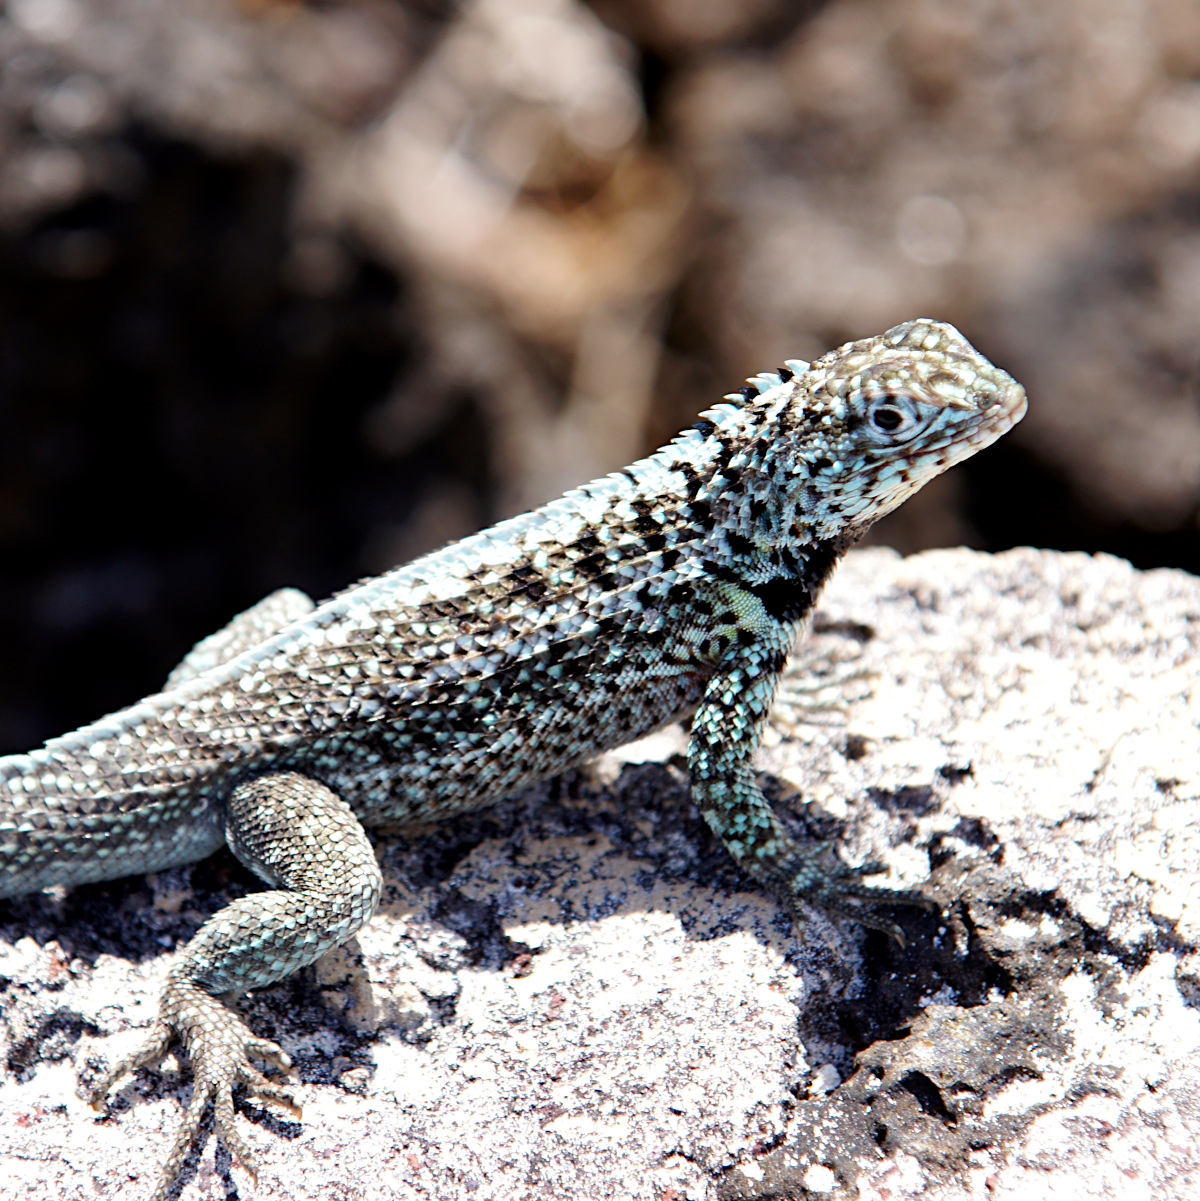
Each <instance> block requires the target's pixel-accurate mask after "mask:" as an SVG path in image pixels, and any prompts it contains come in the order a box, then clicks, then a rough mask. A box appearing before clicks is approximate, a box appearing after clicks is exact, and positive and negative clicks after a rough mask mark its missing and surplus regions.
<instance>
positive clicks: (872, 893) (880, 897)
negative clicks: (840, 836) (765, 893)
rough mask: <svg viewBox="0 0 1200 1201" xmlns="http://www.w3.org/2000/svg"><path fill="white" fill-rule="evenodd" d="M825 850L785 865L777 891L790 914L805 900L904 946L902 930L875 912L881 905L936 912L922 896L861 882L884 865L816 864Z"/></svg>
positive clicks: (823, 846) (799, 856)
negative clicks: (785, 869) (882, 934)
mask: <svg viewBox="0 0 1200 1201" xmlns="http://www.w3.org/2000/svg"><path fill="white" fill-rule="evenodd" d="M827 850H828V845H827V844H820V845H818V846H816V847H814V848H812V849H809V850H805V851H804V852H803V853H798V854H797V855H795V857H794V858H793V860H792V862H791V863H790V864H789V865H788V867H789V869H790V870H789V874H788V878H787V879H786V882H785V883H784V884H783V886H782V887H780V888H778V889H777V892H778V894H779V895H780V897H781V899H782V900H783V902H784V904H786V905H787V906H788V908H789V909H791V910H792V912H793V913H797V912H798V911H799V903H800V902H801V901H806V902H808V904H810V905H815V906H817V907H818V908H819V909H823V910H825V912H826V913H831V914H833V915H835V916H837V917H846V918H850V919H851V920H852V921H855V922H857V923H858V924H859V925H860V926H866V927H867V929H869V930H880V931H882V932H883V933H884V934H886V935H888V937H890V938H892V939H894V940H895V941H896V942H897V943H898V944H899V945H900V946H904V945H905V938H904V931H903V930H901V928H900V927H899V926H898V925H896V923H895V922H891V921H889V920H888V919H887V918H885V917H883V916H881V915H880V914H879V913H878V910H879V909H880V908H882V907H884V906H893V905H911V906H915V907H918V908H921V909H936V908H937V905H936V903H935V902H934V901H933V900H931V899H930V898H929V897H927V896H925V894H924V893H920V892H913V891H909V890H906V889H892V888H874V887H872V886H871V885H869V884H863V883H861V882H860V881H861V878H862V877H863V876H874V875H878V874H879V873H880V872H883V871H886V870H887V868H886V865H885V864H883V863H878V862H874V861H872V862H870V863H863V864H860V865H859V866H857V867H852V866H851V865H850V864H847V863H842V862H840V861H837V860H835V861H834V864H833V866H825V864H824V863H819V862H818V859H823V858H824V857H825V853H826V851H827Z"/></svg>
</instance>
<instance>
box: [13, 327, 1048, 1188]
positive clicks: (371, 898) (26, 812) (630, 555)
mask: <svg viewBox="0 0 1200 1201" xmlns="http://www.w3.org/2000/svg"><path fill="white" fill-rule="evenodd" d="M1024 411H1025V394H1024V391H1023V389H1022V388H1021V386H1020V385H1019V384H1017V383H1016V382H1015V381H1013V380H1012V379H1011V378H1010V377H1009V376H1008V375H1006V374H1005V373H1004V372H1003V371H1000V370H998V369H997V368H996V367H994V366H992V365H991V364H990V363H989V362H987V360H985V359H983V358H982V357H981V356H980V355H979V354H977V353H976V352H975V351H974V349H973V348H972V347H971V346H970V345H969V344H968V343H967V342H966V341H965V340H964V339H963V337H962V336H961V335H960V334H959V333H958V331H957V330H955V329H954V328H953V327H951V326H949V325H945V324H942V323H939V322H935V321H928V320H918V321H911V322H907V323H905V324H903V325H898V326H896V327H895V328H894V329H891V330H889V331H888V332H887V333H885V334H883V335H882V336H880V337H877V338H869V339H865V340H862V341H857V342H850V343H847V344H846V345H845V346H842V347H841V348H840V349H838V350H834V351H831V352H830V353H829V354H826V355H824V356H823V357H822V358H820V359H818V360H817V361H816V362H815V363H813V364H811V365H809V364H808V363H803V362H799V361H797V360H790V361H789V362H788V363H787V364H786V366H785V367H784V368H782V369H781V370H780V371H779V372H778V373H765V374H762V375H758V376H755V377H754V378H753V379H751V380H750V381H749V383H748V384H747V386H746V387H744V388H743V389H742V390H741V391H740V392H737V393H733V394H731V395H729V396H727V397H726V398H725V401H724V403H722V404H718V405H717V406H716V407H714V408H712V409H709V410H708V411H707V412H705V413H704V414H703V415H702V416H701V418H700V420H699V421H697V422H696V424H695V425H694V426H692V428H690V429H688V430H686V431H684V432H683V433H682V434H680V435H679V436H678V437H676V438H675V439H674V440H673V441H671V442H670V443H669V444H668V445H666V446H665V447H663V448H662V449H661V450H659V451H657V452H656V453H655V454H653V455H651V456H649V457H648V458H645V459H642V460H640V461H639V462H636V463H634V464H632V465H631V466H630V467H627V468H626V469H625V470H623V471H618V472H615V473H613V474H611V475H608V476H605V477H604V478H602V479H599V480H595V481H593V482H592V483H590V484H587V485H585V486H583V487H581V488H577V489H575V490H574V491H572V492H569V493H567V494H566V495H565V496H564V497H562V498H561V499H559V500H556V501H554V502H552V503H550V504H548V505H545V506H544V507H542V508H540V509H537V510H535V511H533V512H531V513H526V514H524V515H522V516H520V517H514V518H512V519H511V520H508V521H504V522H501V523H500V524H499V525H496V526H494V527H492V528H491V529H488V530H485V531H484V532H482V533H480V534H476V535H474V536H473V537H470V538H466V539H464V540H463V541H461V542H457V543H455V544H453V545H451V546H448V547H446V548H445V549H443V550H440V551H437V552H436V553H434V554H430V555H426V556H425V557H424V558H421V559H418V560H417V561H416V562H414V563H411V564H409V565H408V566H406V567H401V568H398V569H396V570H394V571H391V572H388V573H387V574H386V575H383V576H380V577H378V578H377V579H373V580H368V581H366V582H364V583H360V584H358V585H356V586H354V587H352V588H350V589H348V590H347V591H345V592H342V593H341V594H339V595H337V596H335V597H333V598H332V599H331V600H328V601H326V602H325V603H324V604H322V605H320V606H318V607H314V606H313V604H312V602H311V601H309V600H308V598H307V597H305V596H304V595H303V594H301V593H299V592H295V591H292V590H284V591H282V592H278V593H275V594H273V595H272V596H270V597H268V598H267V599H266V600H265V601H263V602H261V603H260V604H259V605H256V606H255V607H254V608H253V609H251V610H248V611H247V613H245V614H242V616H241V617H239V618H237V619H235V620H234V622H233V623H231V625H230V626H228V627H227V628H226V629H224V630H222V631H221V632H220V633H218V634H215V635H213V636H212V637H211V638H208V639H206V640H205V641H204V642H202V643H200V644H199V645H198V646H197V647H196V648H195V650H194V651H193V652H192V653H191V654H190V655H189V656H188V657H187V658H186V659H185V660H184V662H183V663H182V664H180V666H179V667H178V668H177V669H176V670H175V672H173V673H172V675H171V676H170V678H169V680H168V681H167V686H166V688H165V690H164V691H163V692H161V693H159V694H158V695H156V696H152V697H149V698H147V699H146V700H144V701H142V702H140V703H139V704H136V705H134V706H133V707H131V708H129V709H126V710H124V711H122V712H120V713H116V714H113V715H112V716H110V717H105V718H102V719H101V720H100V721H97V722H95V723H93V724H92V725H89V726H85V727H84V728H82V729H80V730H77V731H75V732H74V733H72V734H66V735H64V736H63V737H61V738H55V739H53V740H51V741H50V742H48V743H46V745H45V746H43V747H42V748H40V749H39V750H35V751H31V752H30V753H29V754H25V755H12V756H9V757H7V758H2V759H0V896H13V895H16V894H19V893H24V892H30V891H33V890H35V889H41V888H45V887H47V886H48V885H55V884H79V883H83V882H87V881H95V880H107V879H113V878H116V877H119V876H125V875H131V874H134V873H138V872H152V871H158V870H161V869H163V868H168V867H172V866H176V865H180V864H187V863H192V862H194V861H196V860H198V859H201V858H203V857H204V856H206V855H209V854H211V853H212V852H213V851H215V850H216V849H217V848H218V847H220V846H221V845H222V844H225V843H227V844H228V845H229V846H230V847H231V848H232V850H233V853H234V854H235V855H236V856H237V857H238V858H239V859H240V860H241V861H242V862H243V863H244V864H246V865H247V866H248V867H249V868H250V869H251V870H252V871H254V872H255V873H256V874H257V875H258V876H259V877H261V878H262V879H263V880H264V881H265V882H266V883H267V884H268V886H269V890H268V891H265V892H258V893H254V894H251V895H249V896H245V897H242V898H241V899H239V900H236V901H234V902H233V903H232V904H230V905H227V906H226V907H225V908H223V909H221V910H220V911H219V912H217V913H216V914H215V915H214V916H213V917H211V918H210V919H209V920H208V921H207V922H205V923H204V925H203V926H202V927H201V929H200V930H199V931H198V933H197V934H196V935H195V937H194V938H193V939H192V940H191V941H190V942H189V943H188V944H187V946H186V947H185V948H184V950H183V952H182V953H181V954H180V955H179V956H178V958H177V959H176V961H175V963H174V964H173V966H172V967H171V968H170V969H169V971H168V972H167V975H166V983H165V987H164V990H163V994H162V1001H161V1009H160V1015H159V1017H158V1020H157V1022H156V1023H155V1024H154V1025H153V1026H152V1027H151V1028H150V1030H149V1031H148V1033H147V1037H146V1038H145V1040H144V1043H143V1044H142V1046H141V1047H140V1048H139V1049H138V1050H137V1051H136V1052H135V1053H133V1054H132V1055H130V1056H129V1057H127V1058H125V1059H124V1060H122V1061H121V1062H119V1063H116V1064H114V1065H113V1066H112V1067H111V1068H110V1070H109V1071H108V1072H107V1073H106V1074H105V1076H104V1078H103V1079H102V1080H101V1081H100V1082H99V1084H98V1085H97V1087H96V1089H95V1093H94V1103H95V1104H97V1105H98V1104H99V1103H100V1102H101V1101H102V1100H103V1098H104V1097H105V1095H106V1094H107V1092H108V1090H109V1089H110V1087H111V1086H112V1084H113V1083H114V1082H115V1081H116V1080H117V1079H118V1078H119V1077H120V1076H121V1075H122V1074H124V1073H125V1072H127V1071H129V1070H130V1069H131V1068H133V1067H135V1066H137V1065H140V1064H144V1063H149V1062H152V1061H156V1060H157V1059H158V1058H161V1056H162V1055H163V1054H164V1053H165V1052H166V1050H167V1048H168V1046H169V1045H170V1044H171V1042H172V1041H173V1040H174V1039H176V1038H178V1039H179V1040H181V1041H182V1043H183V1046H184V1047H185V1049H186V1051H187V1054H188V1058H189V1060H190V1063H191V1067H192V1071H193V1073H194V1077H195V1087H194V1091H193V1095H192V1101H191V1104H190V1106H189V1108H188V1111H187V1114H186V1116H185V1118H184V1120H183V1123H182V1125H181V1128H180V1130H179V1133H178V1136H177V1138H176V1140H175V1142H174V1144H173V1146H172V1147H171V1148H170V1151H169V1153H168V1155H167V1157H166V1160H165V1165H164V1171H163V1174H162V1176H161V1178H160V1181H159V1184H158V1187H157V1189H156V1191H155V1193H154V1196H155V1198H162V1197H163V1196H165V1194H166V1193H167V1192H168V1191H169V1190H170V1187H171V1185H172V1183H173V1181H174V1180H175V1179H176V1177H177V1175H178V1173H179V1170H180V1167H181V1164H182V1163H183V1161H184V1159H185V1157H186V1155H187V1152H188V1150H189V1148H190V1147H191V1145H192V1144H193V1143H194V1141H195V1139H196V1137H197V1134H198V1131H199V1129H200V1125H201V1121H202V1118H203V1116H204V1112H205V1109H206V1108H207V1106H208V1104H209V1103H210V1102H212V1104H213V1105H214V1109H215V1123H216V1128H217V1132H218V1135H219V1137H220V1138H222V1139H223V1140H224V1141H225V1143H226V1145H227V1146H228V1147H229V1149H230V1150H231V1151H232V1152H233V1153H234V1154H236V1156H237V1157H238V1159H239V1160H240V1162H241V1164H242V1166H243V1167H245V1168H247V1169H248V1170H250V1171H253V1166H252V1165H253V1161H252V1159H251V1156H250V1154H249V1151H248V1149H247V1147H246V1145H245V1143H244V1142H243V1140H242V1137H241V1135H240V1133H239V1132H238V1129H237V1127H236V1125H235V1122H234V1117H233V1100H232V1089H233V1087H234V1085H236V1084H238V1083H241V1084H243V1085H245V1087H246V1089H247V1091H248V1092H250V1093H252V1094H256V1095H258V1096H260V1097H264V1098H267V1099H269V1100H272V1101H275V1102H277V1103H279V1104H281V1105H283V1106H285V1107H294V1103H293V1099H292V1094H291V1093H290V1092H289V1091H288V1089H287V1088H286V1087H284V1085H282V1084H281V1083H278V1082H277V1081H274V1080H270V1079H268V1078H267V1077H265V1076H264V1075H262V1074H261V1073H260V1072H259V1071H257V1070H256V1069H255V1068H253V1067H252V1066H251V1065H250V1062H249V1061H250V1058H251V1057H258V1058H261V1059H263V1060H266V1061H270V1062H272V1063H274V1064H276V1065H278V1066H280V1067H282V1068H285V1069H286V1068H287V1067H288V1066H289V1060H288V1058H287V1056H286V1055H285V1054H284V1052H283V1051H282V1050H281V1049H280V1048H279V1047H278V1046H277V1045H276V1044H274V1043H271V1042H268V1041H266V1040H265V1039H261V1038H257V1037H256V1036H255V1035H254V1034H253V1032H252V1031H251V1030H250V1029H249V1028H248V1027H247V1026H246V1024H245V1023H244V1022H243V1021H242V1020H241V1018H239V1017H238V1016H237V1015H235V1014H234V1013H233V1011H232V1010H230V1009H229V1008H228V1007H227V1006H226V1005H225V1004H224V1003H223V1002H222V1001H221V1000H220V999H219V997H220V995H221V994H224V993H227V992H233V991H241V990H245V989H251V988H261V987H264V986H266V985H268V984H272V983H274V982H275V981H278V980H280V979H282V978H283V977H285V976H286V975H288V974H289V973H291V972H294V971H295V970H296V969H297V968H299V967H301V966H303V965H305V964H309V963H312V962H313V961H314V960H315V959H317V958H318V957H319V956H320V955H322V954H323V953H324V952H326V951H327V950H329V949H330V948H331V947H334V946H336V945H338V944H339V943H341V942H343V941H345V940H346V939H347V938H349V937H350V936H351V935H352V934H353V933H354V932H355V931H356V930H358V929H359V928H360V927H361V926H362V925H363V923H365V922H366V921H367V920H368V919H369V918H370V916H371V914H372V912H373V910H374V908H375V905H376V903H377V901H378V899H379V894H380V888H381V877H380V871H379V868H378V866H377V864H376V861H375V855H374V853H373V851H372V848H371V844H370V842H369V841H368V839H367V836H366V833H365V830H366V829H367V828H372V827H376V828H377V827H398V826H404V825H406V824H411V823H424V822H432V821H443V820H446V819H448V818H452V817H454V816H455V815H457V814H461V813H464V812H466V811H468V810H471V809H475V808H477V807H479V806H482V805H485V804H487V803H488V802H489V801H493V800H496V799H498V798H500V797H503V796H504V795H506V794H508V793H512V792H514V791H516V790H518V789H521V788H523V787H525V786H526V785H529V784H531V783H533V782H534V781H537V780H541V779H544V778H546V777H548V776H551V775H554V774H556V773H559V772H562V771H563V770H565V769H566V768H569V767H571V766H572V765H574V764H578V763H580V762H581V761H583V760H585V759H588V758H589V757H591V756H594V755H596V754H597V753H599V752H601V751H603V750H605V749H608V748H611V747H615V746H619V745H621V744H622V743H625V742H628V741H630V740H632V739H635V738H638V737H639V736H641V735H643V734H645V733H648V732H649V731H652V730H654V729H656V728H658V727H660V726H663V725H665V724H667V723H669V722H672V721H676V720H679V719H681V718H687V717H689V716H690V718H691V726H690V738H689V752H688V762H689V768H690V773H691V790H692V796H693V798H694V799H695V802H696V804H697V805H698V806H699V808H700V811H701V812H702V813H703V815H704V817H705V819H706V820H707V822H708V824H709V825H710V826H711V827H712V829H713V830H714V831H716V833H717V834H718V835H719V836H720V837H721V838H722V840H723V841H724V843H725V845H726V847H728V849H729V852H730V854H732V856H733V857H734V859H735V860H737V862H738V863H739V864H741V865H742V866H743V867H744V868H745V869H746V871H748V872H749V873H750V875H751V876H753V877H754V878H755V879H757V880H759V881H761V882H762V883H763V884H765V885H766V886H767V887H768V888H770V889H771V890H772V891H773V892H774V893H775V894H776V895H777V896H778V897H779V898H780V899H781V901H782V902H783V903H784V904H785V905H786V906H787V907H788V908H789V909H791V910H792V911H794V912H799V911H800V909H801V907H802V903H803V902H810V903H814V904H817V905H820V906H824V907H825V908H826V909H829V910H832V911H833V912H834V913H839V914H844V915H849V916H851V917H853V918H855V919H856V920H858V921H859V922H862V923H864V924H866V925H873V926H876V927H879V928H881V929H884V930H888V931H890V932H892V933H896V932H897V931H896V927H894V926H893V925H892V924H890V923H889V922H888V921H887V920H886V919H885V918H883V917H882V916H880V915H879V914H878V913H877V907H878V906H880V905H887V904H895V903H897V902H913V901H915V900H918V899H919V898H917V897H916V896H915V894H911V893H901V892H895V891H889V890H885V889H876V888H872V887H868V886H867V885H864V884H863V883H862V882H861V880H860V879H859V877H860V876H861V875H863V874H865V873H866V872H867V871H871V870H878V868H877V865H867V866H866V867H864V868H858V869H854V868H849V867H846V866H835V867H832V868H830V867H827V866H822V863H823V860H824V859H825V858H826V856H825V855H824V853H823V852H824V851H825V850H826V848H824V847H822V846H812V847H805V846H801V845H799V844H798V843H796V842H795V841H794V840H793V839H792V838H791V837H790V836H789V835H788V834H787V833H785V831H784V829H783V828H782V826H781V825H780V823H779V821H778V820H777V818H776V817H775V815H774V813H773V812H772V810H771V808H770V807H769V805H768V804H767V802H766V801H765V800H764V798H763V795H762V793H761V791H760V789H759V786H758V784H757V782H756V779H755V774H754V771H753V768H752V757H753V754H754V751H755V748H756V747H757V745H758V742H759V738H760V734H761V732H762V729H763V725H764V722H765V721H766V719H767V716H768V713H769V711H770V708H771V704H772V699H773V697H774V695H775V690H776V686H777V684H778V681H779V677H780V673H781V671H782V669H783V666H784V662H785V660H786V657H787V654H788V651H789V648H790V647H791V646H792V643H793V641H794V639H795V637H796V634H797V631H798V629H799V628H800V626H801V625H802V623H803V622H804V621H805V619H806V618H807V617H808V616H809V614H810V613H811V611H812V607H813V604H814V601H815V599H816V597H817V594H818V593H819V591H820V589H821V586H822V585H823V584H824V582H825V580H826V579H827V578H828V576H829V574H830V572H831V571H832V570H833V568H834V566H835V565H836V563H837V561H838V559H839V558H840V557H841V555H842V554H843V552H844V551H845V550H846V549H847V547H849V546H850V545H851V544H852V543H853V542H854V541H855V540H856V539H857V538H858V537H859V536H860V535H861V534H862V533H863V532H864V531H865V530H866V529H867V527H868V526H870V525H871V524H872V522H874V521H875V520H877V519H878V518H879V517H882V516H883V515H884V514H885V513H887V512H889V511H891V510H892V509H894V508H895V507H896V506H897V505H899V504H900V503H901V502H902V501H903V500H904V499H905V498H906V497H908V496H910V495H911V494H912V493H913V492H915V491H916V490H917V489H918V488H920V487H921V485H922V484H924V483H925V482H926V481H927V480H929V479H930V478H932V477H933V476H935V475H937V474H938V473H939V472H941V471H944V470H945V469H946V468H947V467H949V466H951V465H952V464H954V463H957V462H959V461H960V460H962V459H964V458H966V457H967V456H969V455H971V454H974V453H975V452H976V451H977V450H980V449H981V448H982V447H984V446H987V445H988V444H989V443H991V442H992V441H994V440H995V439H996V438H998V437H999V436H1000V435H1001V434H1003V433H1004V432H1005V431H1006V430H1008V429H1009V428H1010V427H1011V426H1012V425H1013V424H1014V423H1016V422H1017V421H1019V420H1020V419H1021V417H1022V416H1023V414H1024Z"/></svg>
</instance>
